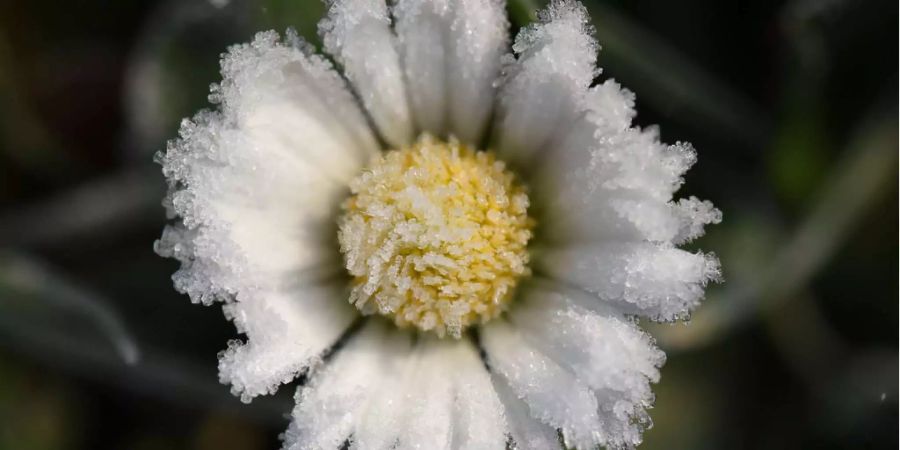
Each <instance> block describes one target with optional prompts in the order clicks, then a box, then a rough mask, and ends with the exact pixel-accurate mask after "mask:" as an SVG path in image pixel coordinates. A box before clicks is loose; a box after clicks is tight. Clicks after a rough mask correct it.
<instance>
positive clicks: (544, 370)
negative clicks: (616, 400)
mask: <svg viewBox="0 0 900 450" xmlns="http://www.w3.org/2000/svg"><path fill="white" fill-rule="evenodd" d="M527 332H531V330H522V331H521V332H520V331H518V330H516V329H514V328H513V327H512V326H511V325H510V324H508V323H505V322H502V321H499V320H495V321H493V322H491V323H490V324H488V325H487V326H485V327H484V329H483V332H482V343H483V345H484V349H485V351H486V352H487V357H488V363H489V364H490V367H491V371H492V372H493V373H497V374H499V375H502V377H503V379H504V380H505V382H506V383H508V384H509V387H510V389H511V390H512V391H513V392H514V393H515V395H516V396H517V397H519V398H520V399H522V400H523V401H524V402H525V403H526V404H527V405H528V408H529V411H530V414H531V416H533V417H535V418H537V419H539V420H541V421H542V422H544V423H546V424H548V425H551V426H553V427H556V428H560V429H561V430H562V434H563V439H564V440H565V443H566V445H568V446H570V447H575V448H578V449H590V448H593V447H595V446H596V445H598V444H600V435H599V433H598V432H597V427H598V425H599V420H600V418H599V416H598V415H597V414H598V410H599V405H598V404H597V398H596V397H595V396H594V393H593V392H591V390H590V389H589V388H588V386H587V385H585V384H584V383H583V382H581V381H580V380H579V379H578V378H576V377H575V376H574V375H572V374H571V373H570V372H569V371H567V370H566V369H565V368H563V367H561V366H560V365H559V364H557V363H556V362H554V361H553V360H552V359H550V358H549V357H548V356H547V355H545V354H543V353H541V352H540V351H539V350H538V349H536V348H535V347H534V346H532V345H531V344H530V343H529V342H528V341H527V340H525V339H524V337H523V336H522V333H527Z"/></svg>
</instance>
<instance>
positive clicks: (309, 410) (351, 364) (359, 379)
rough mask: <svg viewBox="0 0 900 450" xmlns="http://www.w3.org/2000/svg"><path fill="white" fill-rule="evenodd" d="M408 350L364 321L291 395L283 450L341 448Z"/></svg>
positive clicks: (404, 342) (379, 325)
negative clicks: (292, 402) (291, 408)
mask: <svg viewBox="0 0 900 450" xmlns="http://www.w3.org/2000/svg"><path fill="white" fill-rule="evenodd" d="M409 350H410V341H409V336H407V335H405V334H402V333H394V332H392V331H390V330H388V329H387V327H386V326H385V324H384V323H383V322H381V321H378V320H370V321H368V322H367V323H366V325H365V326H364V327H363V328H362V329H361V330H360V331H359V333H358V334H356V335H355V336H353V337H352V338H351V339H350V341H349V342H348V343H347V346H346V347H344V348H342V349H340V350H338V351H337V353H336V354H335V356H334V360H333V361H331V362H329V363H328V364H327V365H326V366H325V367H324V368H323V369H322V370H321V371H319V372H317V373H316V374H315V375H314V376H313V377H312V379H311V381H310V382H309V383H308V384H307V385H306V386H304V387H302V388H300V389H298V390H297V396H296V400H297V406H296V407H295V408H294V411H293V413H292V417H293V420H292V422H291V425H290V427H289V428H288V430H287V433H286V434H285V445H284V448H285V449H288V450H319V449H339V448H341V446H342V445H343V444H344V442H345V441H346V440H347V439H350V438H351V433H352V432H353V430H354V428H355V427H356V426H357V425H358V423H359V421H360V420H361V416H362V413H363V411H364V408H365V406H366V404H367V402H368V401H369V399H370V398H371V397H372V394H373V393H374V392H377V390H378V389H379V388H380V387H381V384H382V382H383V380H384V379H385V378H386V377H388V376H390V375H391V374H392V372H393V371H394V370H395V369H396V367H395V363H396V360H397V358H396V355H403V354H406V353H408V352H409Z"/></svg>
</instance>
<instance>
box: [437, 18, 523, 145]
mask: <svg viewBox="0 0 900 450" xmlns="http://www.w3.org/2000/svg"><path fill="white" fill-rule="evenodd" d="M453 8H454V20H453V23H452V24H451V26H450V34H449V36H450V39H449V40H448V43H449V47H450V54H449V66H448V70H447V76H448V78H449V80H448V82H449V83H448V88H449V93H450V96H449V103H450V104H449V107H450V132H451V133H453V134H454V135H455V136H457V137H458V138H459V139H461V140H462V141H464V142H469V143H472V144H478V143H479V142H480V141H481V137H482V134H483V133H484V130H485V127H486V125H487V121H488V119H489V117H490V115H491V110H492V109H493V104H494V97H495V91H496V88H495V87H494V83H495V81H496V79H497V77H498V76H499V75H500V64H501V61H502V58H501V57H502V56H503V54H504V53H505V52H506V51H507V50H506V49H507V45H508V40H509V37H508V29H509V22H508V21H507V19H506V4H505V2H504V1H503V0H458V1H456V2H453Z"/></svg>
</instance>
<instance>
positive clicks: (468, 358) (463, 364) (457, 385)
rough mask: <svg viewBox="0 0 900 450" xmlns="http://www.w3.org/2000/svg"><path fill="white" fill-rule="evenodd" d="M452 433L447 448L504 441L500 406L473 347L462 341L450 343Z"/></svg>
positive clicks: (477, 449) (484, 448) (464, 449)
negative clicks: (453, 401)
mask: <svg viewBox="0 0 900 450" xmlns="http://www.w3.org/2000/svg"><path fill="white" fill-rule="evenodd" d="M453 347H454V348H453V349H452V352H453V353H454V355H453V357H452V358H453V368H452V370H453V372H454V390H455V393H456V394H455V405H454V408H455V410H454V415H453V418H454V423H455V426H454V435H453V445H452V447H451V448H453V449H457V450H469V449H472V450H492V449H497V448H503V446H504V445H505V444H506V421H505V420H504V415H503V406H502V405H501V403H500V399H499V398H498V396H497V392H496V391H495V390H494V387H493V386H492V384H491V377H490V375H489V374H488V372H487V369H485V367H484V363H483V362H482V361H481V358H480V357H479V355H478V352H477V350H476V349H475V347H474V346H473V345H472V344H471V343H470V342H469V341H466V340H461V341H458V342H456V343H454V344H453Z"/></svg>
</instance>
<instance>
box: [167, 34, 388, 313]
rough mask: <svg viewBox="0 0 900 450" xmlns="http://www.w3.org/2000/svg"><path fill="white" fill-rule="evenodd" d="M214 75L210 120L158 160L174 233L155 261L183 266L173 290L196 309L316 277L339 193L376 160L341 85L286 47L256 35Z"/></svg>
mask: <svg viewBox="0 0 900 450" xmlns="http://www.w3.org/2000/svg"><path fill="white" fill-rule="evenodd" d="M222 72H223V81H222V83H221V84H220V85H219V86H218V87H216V88H215V89H214V92H213V96H212V97H213V99H214V100H215V101H217V102H219V103H220V104H221V107H220V111H217V112H208V111H207V112H201V113H199V114H198V115H197V116H196V117H195V118H194V119H193V120H185V121H184V122H183V123H182V126H181V130H180V138H179V139H178V140H175V141H172V142H170V144H169V147H168V150H167V152H166V153H165V154H160V155H158V161H159V162H160V163H161V164H162V166H163V173H164V174H165V175H166V177H167V178H168V180H169V187H170V188H169V195H168V197H167V199H166V205H167V208H168V209H169V214H170V215H171V216H179V217H180V222H181V223H180V224H179V225H175V226H173V227H170V228H169V229H168V230H167V231H166V232H164V234H163V237H162V238H161V239H160V240H159V241H158V242H157V251H158V252H159V253H160V254H163V255H167V256H173V257H175V258H177V259H179V260H180V261H181V262H182V267H181V269H180V270H179V271H178V272H177V273H176V274H175V276H174V279H175V284H176V286H177V287H178V289H179V290H180V291H182V292H185V293H188V294H189V295H190V296H191V299H192V300H194V301H196V302H203V303H209V302H211V301H212V300H214V299H231V298H233V297H234V296H235V295H238V294H240V295H244V296H248V295H250V294H249V292H251V291H253V290H256V289H278V288H279V287H280V284H281V283H282V281H283V280H284V279H286V278H290V277H291V275H293V276H294V277H296V276H297V275H299V274H300V273H301V272H302V271H304V270H309V269H316V270H318V269H319V268H320V267H322V266H323V265H325V263H327V262H328V259H329V258H331V256H328V255H332V254H333V251H328V250H327V249H326V248H325V246H324V245H323V244H322V239H321V236H322V235H323V233H325V232H330V231H331V230H332V229H333V227H334V225H333V222H332V221H331V214H332V213H333V211H334V209H335V208H336V206H337V204H338V202H339V201H340V199H341V196H342V194H343V192H344V190H345V189H346V188H345V183H346V182H348V181H349V178H350V177H352V176H353V175H354V174H355V173H356V172H357V171H358V170H359V169H360V168H361V167H362V165H363V164H364V162H365V161H366V160H367V159H368V158H369V157H370V156H371V155H373V154H375V153H376V152H377V146H376V144H375V140H374V138H373V136H372V135H371V132H370V131H369V129H368V126H367V125H366V122H365V119H364V117H363V115H362V113H361V112H360V111H359V109H358V107H357V105H356V103H355V101H354V100H353V98H352V96H351V95H350V93H349V91H347V89H346V85H345V83H344V82H343V80H342V79H341V78H340V76H338V75H337V73H336V72H334V70H333V69H332V67H331V66H330V64H329V63H328V62H327V61H325V60H324V59H322V58H321V57H317V56H312V55H309V54H307V53H306V51H305V50H304V49H303V48H302V45H301V44H300V43H299V41H297V40H296V38H289V39H288V43H286V44H285V43H280V42H279V39H278V35H277V34H276V33H260V34H259V35H257V37H256V39H255V40H254V41H253V43H251V44H246V45H239V46H235V47H232V48H231V50H230V51H229V53H228V54H227V55H226V56H225V57H223V60H222ZM336 117H340V118H341V120H336ZM262 174H264V176H262ZM332 259H333V258H332ZM336 267H339V266H337V265H336Z"/></svg>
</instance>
